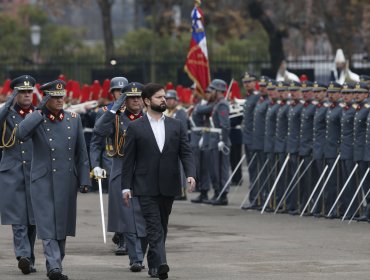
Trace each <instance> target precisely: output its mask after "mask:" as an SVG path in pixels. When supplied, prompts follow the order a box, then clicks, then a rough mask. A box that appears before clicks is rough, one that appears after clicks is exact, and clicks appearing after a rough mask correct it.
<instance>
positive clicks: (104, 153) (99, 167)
mask: <svg viewBox="0 0 370 280" xmlns="http://www.w3.org/2000/svg"><path fill="white" fill-rule="evenodd" d="M127 84H128V81H127V79H126V78H125V77H114V78H112V80H111V81H110V88H109V93H110V94H111V95H112V97H113V100H117V99H118V98H119V97H120V96H121V94H122V93H121V90H122V89H123V88H124V87H125V86H127ZM112 106H113V102H111V103H109V104H108V105H107V106H104V107H102V108H100V109H99V110H98V112H97V113H96V119H95V122H97V121H98V120H99V118H100V117H101V116H102V115H103V114H104V113H105V112H107V111H109V110H110V109H111V108H112ZM123 117H124V114H120V115H117V118H119V119H122V118H123ZM119 119H117V121H119V122H122V120H119ZM117 144H118V143H115V138H114V137H113V138H111V137H105V136H100V135H99V134H97V133H93V135H92V137H91V142H90V164H91V167H92V169H93V173H94V176H95V177H96V178H101V179H102V183H103V184H107V183H106V181H105V179H104V178H103V177H104V176H103V173H105V174H106V175H105V177H107V178H108V179H109V178H110V174H111V168H112V161H113V160H112V157H113V156H115V155H116V153H117V152H116V151H115V148H116V147H114V145H117ZM108 192H109V187H108ZM111 197H112V195H109V198H111ZM118 201H119V202H120V203H121V201H120V200H118ZM110 205H114V203H113V204H112V203H110ZM114 209H116V208H115V207H114V206H113V208H111V209H110V213H111V214H110V215H109V217H112V218H111V219H110V220H109V221H108V231H110V232H115V234H114V236H113V239H112V240H113V242H114V243H116V244H117V248H116V250H115V254H116V255H117V256H120V255H127V247H126V243H125V239H124V236H123V233H122V232H119V231H118V230H117V228H120V227H119V226H118V220H117V219H115V217H117V216H118V215H119V213H116V214H114ZM113 217H114V218H113Z"/></svg>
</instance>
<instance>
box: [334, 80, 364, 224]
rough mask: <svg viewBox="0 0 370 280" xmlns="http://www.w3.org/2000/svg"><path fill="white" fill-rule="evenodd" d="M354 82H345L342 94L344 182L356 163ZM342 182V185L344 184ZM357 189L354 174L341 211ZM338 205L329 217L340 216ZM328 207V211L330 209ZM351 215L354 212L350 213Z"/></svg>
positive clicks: (342, 164) (341, 152)
mask: <svg viewBox="0 0 370 280" xmlns="http://www.w3.org/2000/svg"><path fill="white" fill-rule="evenodd" d="M353 88H354V85H353V84H343V87H342V95H343V100H344V102H345V103H346V106H345V107H344V108H343V112H342V118H341V143H340V148H339V149H340V156H341V157H340V162H341V179H342V182H341V183H342V184H343V183H344V182H346V181H347V179H348V178H349V175H350V174H351V172H352V170H353V168H354V166H355V163H354V161H353V141H354V137H353V136H354V133H353V132H354V130H353V129H354V118H355V114H356V108H357V104H356V103H355V99H356V98H355V94H354V92H353ZM342 184H341V185H342ZM354 189H355V176H352V178H351V180H350V181H349V183H348V186H347V188H346V190H345V192H344V193H343V195H342V197H341V200H340V202H341V205H339V211H340V212H342V213H343V214H344V211H346V209H347V207H348V205H349V202H350V201H351V198H352V196H353V194H354ZM339 191H340V189H339ZM328 207H331V205H328ZM337 209H338V207H336V209H335V210H334V211H333V213H332V214H331V215H330V217H329V218H335V217H339V216H340V214H341V213H340V212H338V211H337ZM329 210H330V209H328V210H327V211H329ZM349 214H350V215H351V214H353V212H352V213H349Z"/></svg>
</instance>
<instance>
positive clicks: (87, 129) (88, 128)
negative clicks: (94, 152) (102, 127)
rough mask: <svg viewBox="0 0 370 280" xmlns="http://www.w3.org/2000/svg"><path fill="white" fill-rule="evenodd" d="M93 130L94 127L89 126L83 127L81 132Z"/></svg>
mask: <svg viewBox="0 0 370 280" xmlns="http://www.w3.org/2000/svg"><path fill="white" fill-rule="evenodd" d="M93 131H94V129H93V128H90V127H85V128H84V129H83V132H84V133H85V132H93Z"/></svg>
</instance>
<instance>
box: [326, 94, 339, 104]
mask: <svg viewBox="0 0 370 280" xmlns="http://www.w3.org/2000/svg"><path fill="white" fill-rule="evenodd" d="M328 96H329V101H330V102H337V101H338V100H339V99H340V98H341V94H340V93H339V92H333V93H329V94H328Z"/></svg>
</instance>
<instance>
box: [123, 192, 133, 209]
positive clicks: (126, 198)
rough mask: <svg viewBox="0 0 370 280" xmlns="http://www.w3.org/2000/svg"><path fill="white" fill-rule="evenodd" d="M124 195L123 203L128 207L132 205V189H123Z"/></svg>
mask: <svg viewBox="0 0 370 280" xmlns="http://www.w3.org/2000/svg"><path fill="white" fill-rule="evenodd" d="M122 196H123V203H124V204H125V205H126V207H130V198H131V191H130V190H123V191H122Z"/></svg>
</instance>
